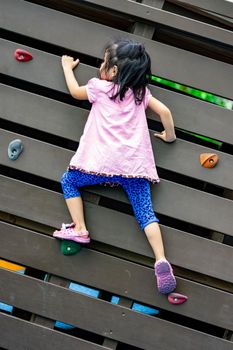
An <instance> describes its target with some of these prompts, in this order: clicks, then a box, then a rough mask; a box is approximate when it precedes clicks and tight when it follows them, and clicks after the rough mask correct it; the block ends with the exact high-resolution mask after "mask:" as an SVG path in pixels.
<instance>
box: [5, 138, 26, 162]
mask: <svg viewBox="0 0 233 350" xmlns="http://www.w3.org/2000/svg"><path fill="white" fill-rule="evenodd" d="M22 151H23V145H22V141H21V140H19V139H16V140H13V141H11V142H10V143H9V145H8V157H9V158H10V159H11V160H16V159H17V158H18V157H19V155H20V154H21V152H22Z"/></svg>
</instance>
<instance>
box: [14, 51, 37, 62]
mask: <svg viewBox="0 0 233 350" xmlns="http://www.w3.org/2000/svg"><path fill="white" fill-rule="evenodd" d="M15 59H16V60H17V61H21V62H26V61H30V60H32V59H33V57H32V55H31V54H30V52H28V51H25V50H23V49H17V50H15Z"/></svg>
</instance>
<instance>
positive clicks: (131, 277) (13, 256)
mask: <svg viewBox="0 0 233 350" xmlns="http://www.w3.org/2000/svg"><path fill="white" fill-rule="evenodd" d="M96 231H98V228H97V229H96ZM0 232H1V235H0V242H1V244H0V254H1V256H2V257H3V258H4V259H8V260H11V261H15V262H20V263H21V264H24V265H26V266H30V267H33V268H35V269H39V270H41V271H47V272H48V273H50V274H55V275H59V276H61V277H65V278H67V279H70V280H72V281H75V282H77V283H81V284H84V285H88V286H91V287H93V288H97V289H101V290H105V291H108V292H110V293H112V294H113V295H114V294H115V295H120V296H123V297H127V298H130V299H131V300H136V301H137V302H141V303H143V304H147V305H150V306H152V307H156V308H160V309H163V310H168V311H171V312H176V313H177V314H181V315H183V316H187V317H191V318H193V319H197V320H200V321H203V322H207V323H209V324H213V325H217V326H219V327H222V328H226V329H233V315H232V312H231V310H232V307H233V295H232V294H230V293H227V292H223V291H221V290H218V289H215V288H210V287H208V286H205V285H201V284H199V283H195V282H192V281H190V280H185V279H183V278H179V277H177V292H179V291H182V293H183V294H185V295H188V297H189V300H188V302H187V303H186V304H184V305H183V306H181V307H180V308H177V307H176V306H174V305H171V304H170V303H168V302H167V300H166V298H164V296H163V295H161V294H160V293H158V290H157V288H156V284H155V278H154V272H153V269H151V268H148V267H145V266H141V265H139V264H135V263H132V262H129V261H127V260H123V259H120V258H116V257H113V256H110V255H106V254H103V253H100V252H97V251H94V250H90V249H86V248H83V249H82V251H81V252H80V253H79V254H76V255H73V256H70V257H69V259H67V257H66V256H64V255H62V254H61V253H60V244H59V242H58V241H55V239H54V238H50V237H48V236H45V235H41V234H39V233H36V232H33V231H31V230H26V229H23V228H19V227H16V226H13V225H9V224H6V223H0ZM93 234H95V231H93ZM16 246H17V249H15V247H16ZM213 255H214V254H213ZM226 260H227V258H226ZM229 264H230V262H229ZM74 267H75V268H74ZM142 280H143V283H139V281H142ZM50 282H51V283H53V284H54V282H53V281H50ZM130 303H131V302H130ZM121 305H123V306H127V307H130V306H129V304H126V305H125V304H123V303H122V304H121ZM216 314H218V317H216Z"/></svg>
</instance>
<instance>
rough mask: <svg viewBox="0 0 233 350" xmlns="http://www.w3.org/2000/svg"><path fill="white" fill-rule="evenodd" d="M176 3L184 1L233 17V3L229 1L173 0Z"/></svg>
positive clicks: (184, 2) (187, 3)
mask: <svg viewBox="0 0 233 350" xmlns="http://www.w3.org/2000/svg"><path fill="white" fill-rule="evenodd" d="M172 2H174V3H177V4H179V3H181V4H182V3H183V4H186V5H191V6H194V7H199V8H201V9H203V10H207V11H211V12H215V13H217V14H221V15H224V16H226V17H230V18H233V5H232V4H231V3H230V2H229V1H222V0H215V1H211V0H205V1H202V0H172Z"/></svg>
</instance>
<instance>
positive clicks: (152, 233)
mask: <svg viewBox="0 0 233 350" xmlns="http://www.w3.org/2000/svg"><path fill="white" fill-rule="evenodd" d="M122 185H123V188H124V189H125V191H126V193H127V195H128V197H129V200H130V202H131V204H132V206H133V210H134V214H135V217H136V219H137V221H138V223H139V225H140V227H141V229H142V230H143V231H144V232H145V234H146V236H147V239H148V241H149V243H150V245H151V248H152V250H153V252H154V255H155V259H156V260H159V259H161V258H165V255H164V247H163V240H162V235H161V231H160V228H159V224H158V221H159V220H158V219H157V218H156V216H155V213H154V211H153V207H152V201H151V191H150V183H149V181H148V180H146V179H136V178H130V179H124V181H123V184H122Z"/></svg>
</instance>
